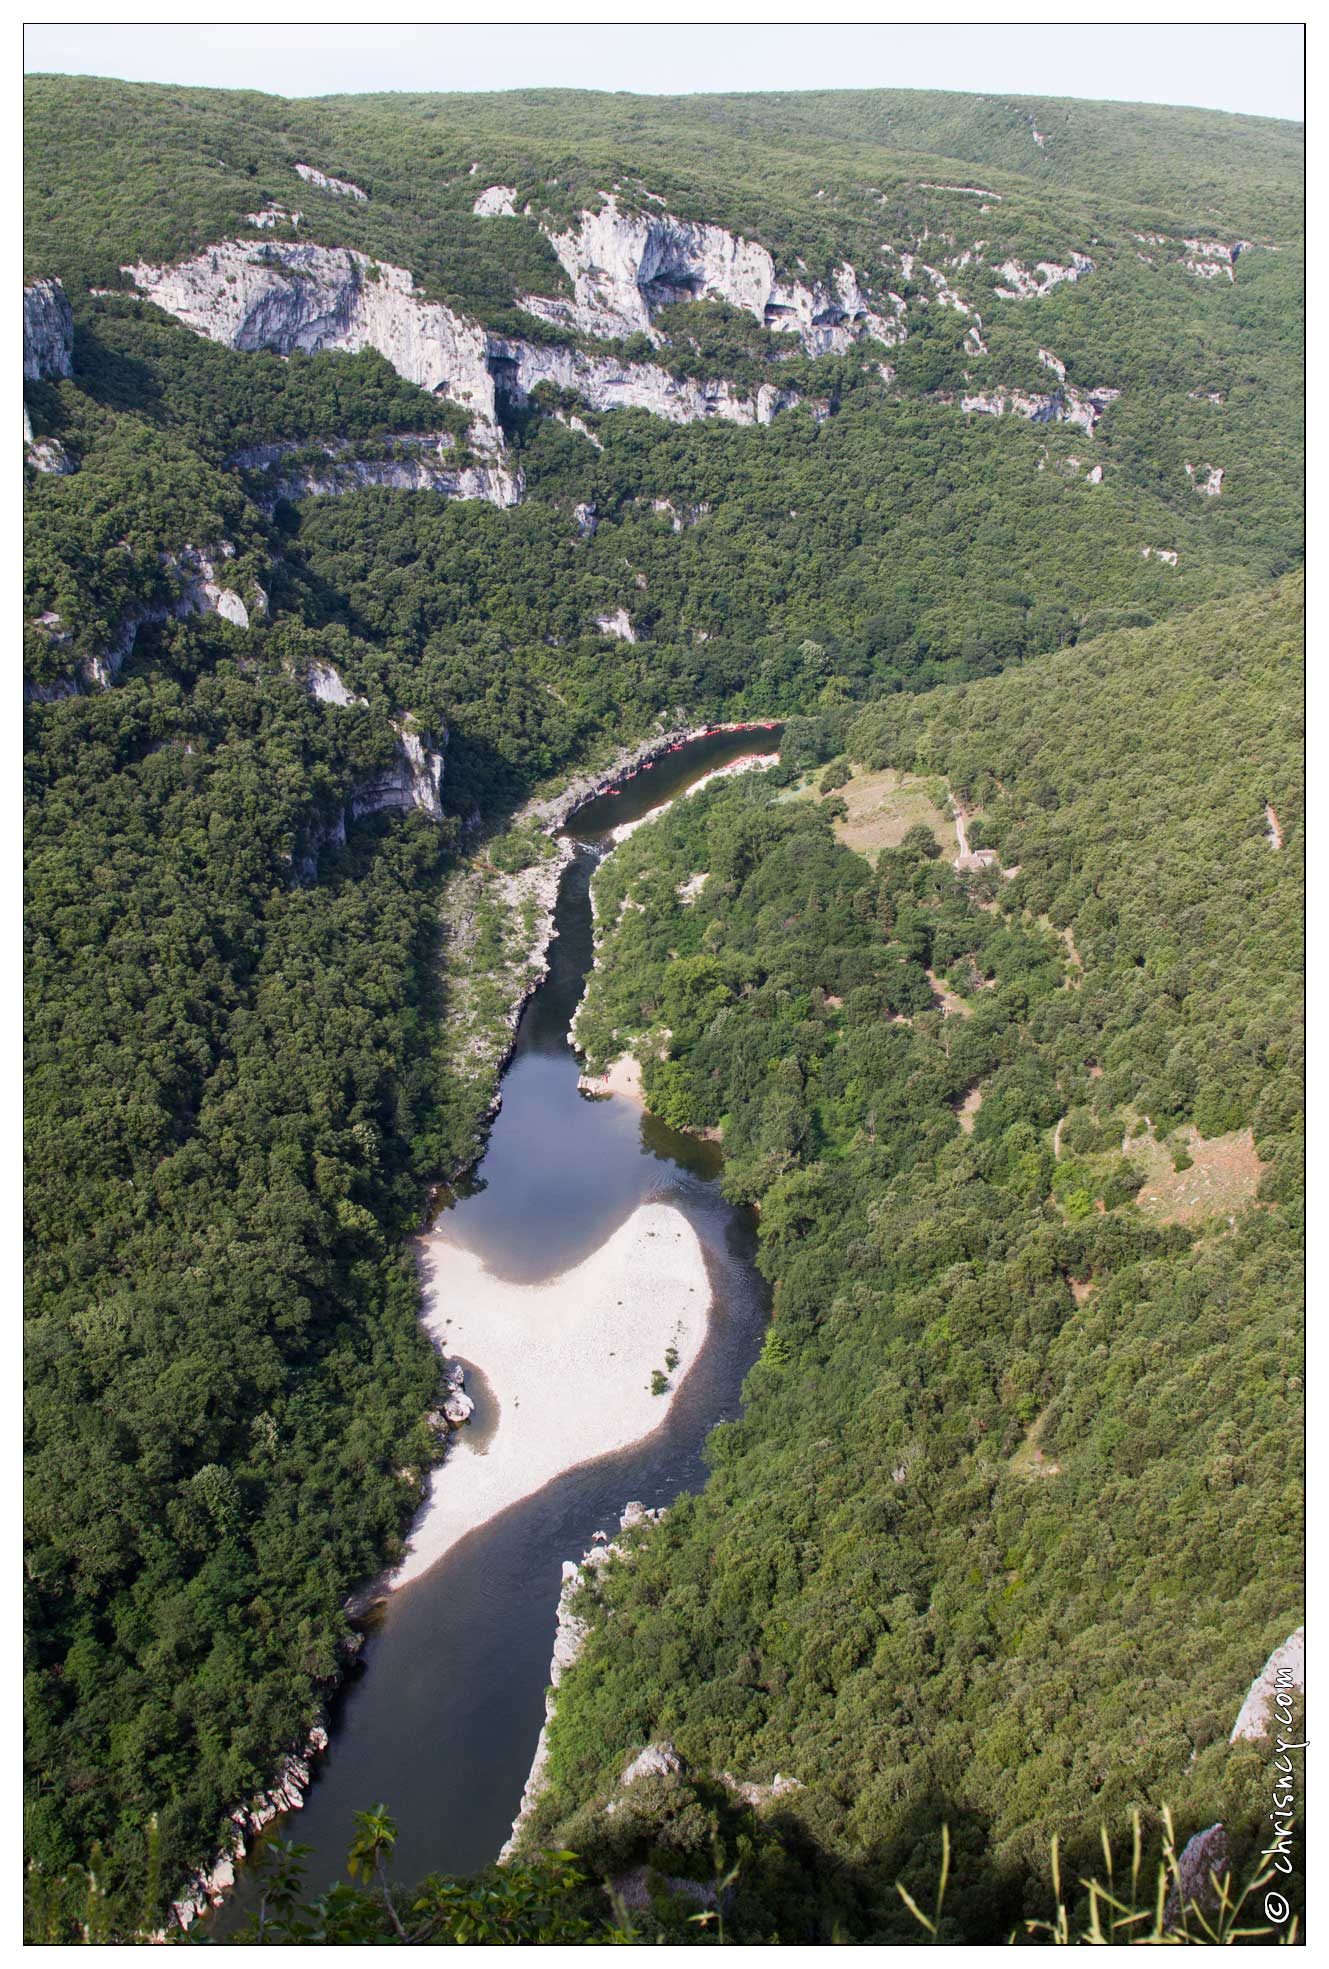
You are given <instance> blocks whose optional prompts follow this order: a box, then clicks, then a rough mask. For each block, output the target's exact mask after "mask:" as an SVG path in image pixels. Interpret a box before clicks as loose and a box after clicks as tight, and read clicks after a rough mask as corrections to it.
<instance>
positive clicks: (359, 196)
mask: <svg viewBox="0 0 1329 1969" xmlns="http://www.w3.org/2000/svg"><path fill="white" fill-rule="evenodd" d="M295 169H296V174H297V176H299V177H301V178H303V179H304V181H305V183H306V184H307V185H313V186H314V187H315V189H316V190H318V191H326V192H330V193H331V194H332V196H333V197H334V198H350V199H354V201H355V203H356V204H357V205H367V204H368V203H369V193H368V192H367V191H361V189H360V187H359V185H353V184H352V183H351V181H350V179H349V178H329V177H327V176H326V175H325V174H324V173H323V172H322V171H317V170H315V168H314V166H313V165H312V164H297V165H296V167H295Z"/></svg>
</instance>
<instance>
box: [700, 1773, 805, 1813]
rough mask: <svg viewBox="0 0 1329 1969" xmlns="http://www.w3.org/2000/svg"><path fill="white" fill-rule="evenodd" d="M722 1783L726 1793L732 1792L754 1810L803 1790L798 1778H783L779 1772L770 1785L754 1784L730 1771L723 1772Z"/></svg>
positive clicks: (721, 1774) (721, 1775)
mask: <svg viewBox="0 0 1329 1969" xmlns="http://www.w3.org/2000/svg"><path fill="white" fill-rule="evenodd" d="M720 1782H721V1784H722V1785H723V1786H724V1788H725V1790H726V1791H731V1792H732V1793H733V1795H734V1797H735V1798H741V1799H742V1800H743V1803H744V1804H745V1805H751V1806H752V1807H753V1809H754V1810H758V1809H760V1807H761V1806H763V1805H770V1804H772V1803H773V1802H774V1801H775V1800H776V1799H777V1798H788V1797H789V1796H790V1795H791V1794H792V1793H793V1792H795V1791H801V1790H802V1789H803V1786H802V1783H801V1781H800V1780H799V1779H798V1778H789V1777H782V1776H781V1775H780V1773H779V1771H777V1772H776V1773H775V1776H774V1777H773V1778H772V1779H771V1781H770V1783H769V1784H753V1783H751V1782H749V1781H746V1780H742V1779H739V1778H736V1777H734V1776H733V1775H732V1774H731V1773H730V1772H729V1771H721V1773H720Z"/></svg>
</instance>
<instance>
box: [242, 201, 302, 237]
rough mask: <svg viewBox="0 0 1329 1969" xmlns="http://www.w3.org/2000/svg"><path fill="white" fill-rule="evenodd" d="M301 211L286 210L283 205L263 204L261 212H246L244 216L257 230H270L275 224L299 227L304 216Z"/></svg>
mask: <svg viewBox="0 0 1329 1969" xmlns="http://www.w3.org/2000/svg"><path fill="white" fill-rule="evenodd" d="M304 216H305V215H304V213H303V212H288V211H287V210H286V207H285V206H284V205H265V206H264V207H263V210H262V211H261V212H246V213H245V218H246V220H247V221H248V223H249V224H250V225H251V226H255V227H256V228H257V229H258V231H259V232H271V231H272V230H273V228H274V227H276V226H283V225H285V226H295V227H296V228H298V227H299V225H300V221H301V220H302V219H303V218H304Z"/></svg>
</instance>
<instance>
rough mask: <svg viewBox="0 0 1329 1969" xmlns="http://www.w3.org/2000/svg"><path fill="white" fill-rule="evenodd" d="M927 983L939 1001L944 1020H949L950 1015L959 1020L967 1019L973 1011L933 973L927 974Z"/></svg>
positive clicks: (970, 1006)
mask: <svg viewBox="0 0 1329 1969" xmlns="http://www.w3.org/2000/svg"><path fill="white" fill-rule="evenodd" d="M928 983H929V984H930V985H931V986H932V989H933V991H934V992H935V993H936V994H937V997H938V998H939V999H940V1001H941V1009H942V1013H943V1015H944V1016H945V1017H946V1018H950V1017H951V1016H952V1014H953V1015H954V1016H955V1017H957V1018H961V1019H967V1018H968V1017H969V1015H970V1013H971V1012H972V1011H973V1009H974V1008H973V1006H972V1005H966V1004H965V1001H964V1000H963V998H961V997H960V996H959V995H958V994H957V993H956V992H953V991H952V990H951V989H950V988H949V986H947V985H944V984H943V983H942V981H941V979H940V978H939V977H938V976H937V974H936V972H935V971H929V972H928Z"/></svg>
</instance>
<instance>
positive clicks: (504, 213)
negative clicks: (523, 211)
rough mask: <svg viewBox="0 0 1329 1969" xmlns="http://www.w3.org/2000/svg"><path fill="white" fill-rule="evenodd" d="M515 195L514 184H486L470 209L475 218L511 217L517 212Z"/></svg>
mask: <svg viewBox="0 0 1329 1969" xmlns="http://www.w3.org/2000/svg"><path fill="white" fill-rule="evenodd" d="M516 196H517V190H516V186H515V185H488V186H486V188H485V190H484V191H482V192H481V193H480V196H479V197H478V198H477V199H476V201H475V203H474V205H473V206H472V207H471V210H472V212H474V214H475V216H476V218H477V219H512V218H515V217H516V213H517V207H516V204H515V203H514V201H515V199H516Z"/></svg>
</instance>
